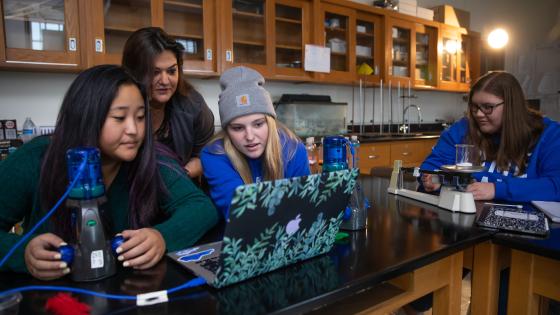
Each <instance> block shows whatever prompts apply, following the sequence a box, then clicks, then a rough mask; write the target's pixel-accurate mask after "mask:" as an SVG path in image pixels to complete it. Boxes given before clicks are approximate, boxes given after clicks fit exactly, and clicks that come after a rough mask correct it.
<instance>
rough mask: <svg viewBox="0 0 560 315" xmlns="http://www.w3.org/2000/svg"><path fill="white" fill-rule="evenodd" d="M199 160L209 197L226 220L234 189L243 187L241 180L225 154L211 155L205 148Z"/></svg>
mask: <svg viewBox="0 0 560 315" xmlns="http://www.w3.org/2000/svg"><path fill="white" fill-rule="evenodd" d="M200 160H201V162H202V169H203V171H204V177H206V180H207V181H208V185H209V186H210V197H212V200H213V201H214V205H215V206H216V208H217V209H218V211H219V212H220V213H221V214H222V215H223V216H224V218H227V217H228V213H229V206H230V203H231V199H232V198H233V194H234V192H235V189H236V188H237V187H238V186H240V185H243V179H242V178H241V176H239V173H238V172H237V170H235V168H234V167H233V164H231V162H230V161H229V158H228V157H227V155H226V154H219V153H211V152H209V151H208V150H207V149H206V148H205V149H203V150H202V153H201V155H200Z"/></svg>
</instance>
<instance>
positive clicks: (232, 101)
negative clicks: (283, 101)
mask: <svg viewBox="0 0 560 315" xmlns="http://www.w3.org/2000/svg"><path fill="white" fill-rule="evenodd" d="M263 85H264V78H263V76H262V75H261V74H260V73H258V72H257V71H255V70H253V69H251V68H247V67H235V68H231V69H229V70H227V71H226V72H224V73H223V74H222V76H221V77H220V86H221V88H222V93H220V99H219V100H218V107H219V108H220V121H221V123H222V128H223V129H225V128H226V126H227V124H228V123H229V122H230V121H231V120H232V119H234V118H237V117H240V116H245V115H250V114H257V113H262V114H267V115H270V116H272V117H274V118H276V112H275V111H274V106H273V105H272V99H271V98H270V93H268V91H267V90H265V89H264V88H263Z"/></svg>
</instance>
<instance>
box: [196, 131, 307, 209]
mask: <svg viewBox="0 0 560 315" xmlns="http://www.w3.org/2000/svg"><path fill="white" fill-rule="evenodd" d="M280 144H281V147H282V161H283V163H284V176H285V177H286V178H290V177H298V176H304V175H309V174H310V171H309V161H308V160H307V151H306V150H305V146H304V145H303V143H301V142H300V141H295V140H293V139H291V138H289V137H288V136H286V135H285V134H284V133H282V132H280ZM223 147H224V144H223V141H221V140H220V141H216V142H212V143H210V144H208V145H207V146H206V147H204V149H203V150H202V152H201V155H200V160H201V162H202V169H203V171H204V176H205V177H206V180H207V181H208V184H209V186H210V197H212V200H213V201H214V204H215V205H216V208H217V209H218V210H219V211H220V212H221V213H222V214H223V216H224V217H225V218H227V217H228V214H229V206H230V203H231V199H232V198H233V194H234V192H235V189H236V188H237V187H238V186H240V185H243V184H244V183H243V179H241V176H240V175H239V173H238V172H237V171H236V170H235V168H234V167H233V164H232V163H231V161H230V160H229V158H228V156H227V155H226V154H225V152H224V148H223ZM247 164H249V168H250V169H251V174H252V177H253V182H259V181H262V180H263V176H264V174H263V166H262V158H258V159H249V158H247Z"/></svg>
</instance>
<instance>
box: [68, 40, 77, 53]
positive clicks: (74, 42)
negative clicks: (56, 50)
mask: <svg viewBox="0 0 560 315" xmlns="http://www.w3.org/2000/svg"><path fill="white" fill-rule="evenodd" d="M68 50H69V51H77V50H78V41H77V40H76V37H68Z"/></svg>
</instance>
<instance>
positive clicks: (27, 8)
mask: <svg viewBox="0 0 560 315" xmlns="http://www.w3.org/2000/svg"><path fill="white" fill-rule="evenodd" d="M78 2H79V0H52V1H39V0H37V1H17V0H1V1H0V9H1V10H0V12H1V13H2V14H0V64H1V65H2V66H3V67H7V68H35V69H61V70H66V69H68V70H73V71H76V69H78V68H79V67H80V65H81V61H80V54H81V49H80V45H81V40H82V38H81V37H80V33H79V27H78V26H79V23H78V16H79V12H78Z"/></svg>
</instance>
